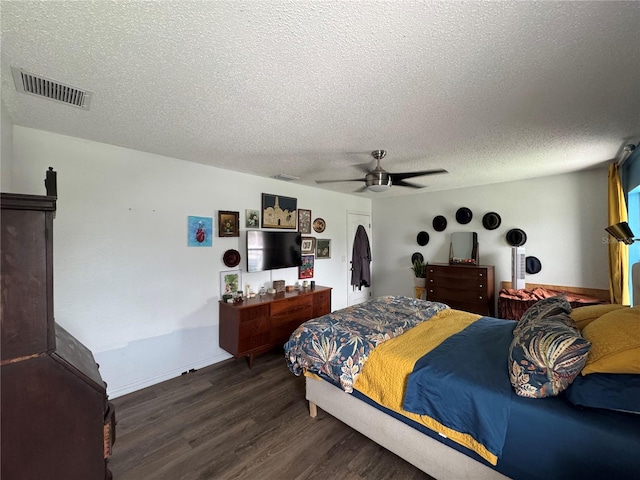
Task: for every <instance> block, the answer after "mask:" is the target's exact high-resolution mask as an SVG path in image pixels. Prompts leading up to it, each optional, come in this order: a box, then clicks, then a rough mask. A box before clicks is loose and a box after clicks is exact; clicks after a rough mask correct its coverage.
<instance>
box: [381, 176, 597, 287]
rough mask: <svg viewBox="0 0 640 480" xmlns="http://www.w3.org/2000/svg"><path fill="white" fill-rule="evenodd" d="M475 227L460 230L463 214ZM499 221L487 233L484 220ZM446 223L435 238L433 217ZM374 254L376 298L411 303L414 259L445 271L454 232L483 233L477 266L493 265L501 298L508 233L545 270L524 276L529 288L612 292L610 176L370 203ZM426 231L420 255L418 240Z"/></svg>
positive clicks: (508, 252) (507, 273)
mask: <svg viewBox="0 0 640 480" xmlns="http://www.w3.org/2000/svg"><path fill="white" fill-rule="evenodd" d="M460 207H468V208H469V209H471V211H472V212H473V219H472V220H471V222H470V223H468V224H466V225H461V224H459V223H457V222H456V219H455V214H456V211H457V210H458V208H460ZM491 211H495V212H497V213H498V214H499V215H500V217H501V218H502V224H501V225H500V227H499V228H498V229H496V230H486V229H485V228H484V227H483V226H482V217H483V215H484V214H485V213H487V212H491ZM436 215H444V216H445V217H446V218H447V220H448V225H447V228H446V230H444V231H443V232H436V231H435V230H434V229H433V227H432V220H433V217H435V216H436ZM373 223H374V227H373V241H372V242H373V243H374V244H375V246H376V251H374V252H373V253H372V256H373V262H372V265H373V267H374V273H375V278H376V285H375V295H376V296H379V295H386V294H400V293H402V294H405V295H413V277H412V275H413V274H412V272H411V271H410V270H409V268H410V266H411V255H412V254H413V253H414V252H420V253H422V255H423V256H424V258H425V260H427V261H429V262H432V263H439V262H443V263H447V262H448V259H449V239H450V234H451V233H452V232H466V231H475V232H477V233H478V241H479V252H480V263H481V264H483V265H495V274H496V295H497V289H499V285H500V282H501V281H511V250H510V248H511V247H510V245H509V244H508V243H507V241H506V239H505V235H506V233H507V232H508V231H509V230H510V229H511V228H520V229H522V230H524V231H525V233H526V234H527V242H526V244H525V245H524V247H525V249H526V254H527V255H532V256H535V257H538V258H539V259H540V261H541V263H542V270H541V271H540V273H538V274H536V275H527V277H526V281H527V282H530V283H543V284H551V285H566V286H578V287H590V288H602V289H607V288H609V287H608V285H609V283H608V263H607V246H606V239H607V234H606V232H605V231H604V228H605V227H606V226H607V170H606V169H597V170H590V171H585V172H580V173H574V174H566V175H557V176H553V177H543V178H537V179H533V180H526V181H518V182H507V183H498V184H494V185H488V186H483V187H474V188H465V189H459V190H450V191H446V192H432V193H429V192H426V193H420V194H417V195H409V196H402V197H392V198H387V199H384V198H380V199H374V200H373ZM421 230H424V231H426V232H427V233H428V234H429V236H430V240H429V243H428V244H427V245H425V246H424V247H421V246H419V245H418V243H417V241H416V236H417V234H418V232H420V231H421Z"/></svg>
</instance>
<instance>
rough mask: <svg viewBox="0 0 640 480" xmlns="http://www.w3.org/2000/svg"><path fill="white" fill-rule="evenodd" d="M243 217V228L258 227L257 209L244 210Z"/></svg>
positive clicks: (258, 212)
mask: <svg viewBox="0 0 640 480" xmlns="http://www.w3.org/2000/svg"><path fill="white" fill-rule="evenodd" d="M244 217H245V218H244V226H245V228H260V211H259V210H245V211H244Z"/></svg>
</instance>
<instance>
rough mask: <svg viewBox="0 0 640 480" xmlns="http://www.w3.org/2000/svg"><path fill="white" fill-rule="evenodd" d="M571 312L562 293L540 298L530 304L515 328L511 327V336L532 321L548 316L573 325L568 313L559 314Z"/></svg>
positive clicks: (569, 305)
mask: <svg viewBox="0 0 640 480" xmlns="http://www.w3.org/2000/svg"><path fill="white" fill-rule="evenodd" d="M563 313H566V314H569V313H571V304H570V303H569V301H568V300H567V297H565V296H564V295H558V296H555V297H549V298H545V299H542V300H540V301H538V302H536V303H534V304H533V305H531V306H530V307H529V308H528V309H527V311H526V312H524V314H523V315H522V317H521V318H520V320H519V321H518V324H517V325H516V328H514V329H513V336H514V337H515V336H516V335H518V334H519V333H520V330H522V329H523V328H524V327H526V326H527V325H529V324H530V323H532V322H538V321H541V320H544V319H546V318H550V317H556V320H557V321H559V322H562V323H564V324H566V325H568V326H571V327H575V326H576V324H575V322H574V321H573V319H572V318H571V317H570V316H569V315H560V314H563Z"/></svg>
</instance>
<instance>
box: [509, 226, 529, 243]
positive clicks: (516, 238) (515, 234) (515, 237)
mask: <svg viewBox="0 0 640 480" xmlns="http://www.w3.org/2000/svg"><path fill="white" fill-rule="evenodd" d="M506 237H507V243H508V244H509V245H511V246H512V247H521V246H522V245H524V244H525V243H527V234H526V233H524V231H523V230H520V229H519V228H512V229H511V230H509V231H508V232H507V236H506Z"/></svg>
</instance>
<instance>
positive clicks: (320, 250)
mask: <svg viewBox="0 0 640 480" xmlns="http://www.w3.org/2000/svg"><path fill="white" fill-rule="evenodd" d="M316 258H331V240H329V239H328V238H318V239H317V240H316Z"/></svg>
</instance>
